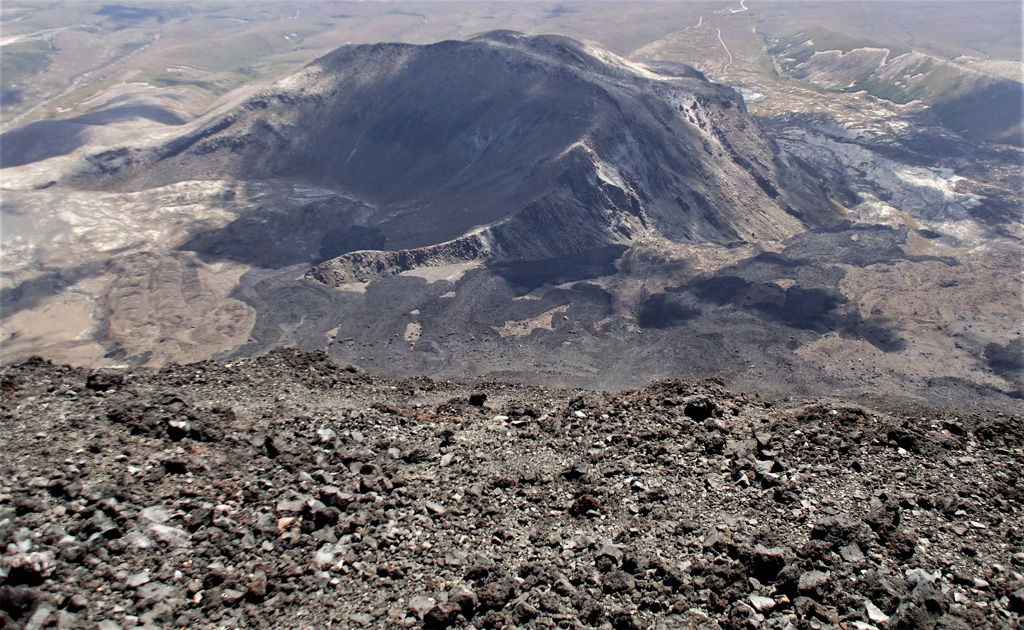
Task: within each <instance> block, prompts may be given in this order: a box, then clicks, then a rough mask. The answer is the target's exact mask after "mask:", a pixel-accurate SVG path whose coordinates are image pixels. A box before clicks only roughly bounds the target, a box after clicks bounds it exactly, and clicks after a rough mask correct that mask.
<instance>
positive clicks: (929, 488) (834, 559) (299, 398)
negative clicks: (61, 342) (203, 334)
mask: <svg viewBox="0 0 1024 630" xmlns="http://www.w3.org/2000/svg"><path fill="white" fill-rule="evenodd" d="M0 377H2V399H0V400H2V402H0V441H2V444H3V448H2V449H0V550H2V552H3V553H2V556H0V610H2V612H0V628H21V627H24V628H46V627H58V628H97V627H98V628H101V629H103V630H113V629H115V628H131V627H138V626H142V627H155V628H172V627H173V628H182V627H187V628H232V627H234V628H360V627H365V628H398V627H403V628H410V627H411V628H419V627H424V628H448V627H450V628H504V629H506V630H509V629H512V628H521V629H526V628H605V629H607V628H612V629H615V630H621V629H633V628H736V629H739V628H751V629H753V628H846V629H858V630H868V629H870V628H878V629H880V630H885V629H896V628H1007V627H1019V625H1020V622H1021V616H1022V613H1024V576H1022V574H1021V572H1022V571H1024V567H1022V565H1024V542H1022V540H1024V519H1022V515H1021V514H1022V513H1021V510H1022V490H1021V488H1020V481H1019V475H1020V470H1021V469H1022V468H1024V425H1022V419H1021V417H1019V416H1016V417H1015V416H1010V415H1003V414H1000V413H996V412H989V413H983V412H976V411H972V412H969V413H959V412H957V411H955V410H951V409H938V408H932V407H926V406H920V405H916V404H910V403H903V402H899V401H894V400H891V399H883V398H878V399H874V400H872V401H871V402H870V404H868V403H864V402H863V401H862V402H861V403H859V404H853V403H849V402H843V401H840V400H835V399H825V398H817V399H811V400H800V401H797V400H791V399H787V400H775V401H766V400H760V399H758V398H757V397H756V396H754V397H753V398H752V397H750V396H747V395H739V394H734V393H731V392H729V391H726V390H725V389H724V387H723V386H721V384H719V383H718V382H715V381H701V382H680V381H662V382H657V383H654V384H651V385H649V386H647V387H643V388H640V389H636V390H633V391H625V392H621V393H604V392H595V391H584V390H572V391H569V390H558V391H554V390H542V389H536V388H529V387H524V386H519V385H505V384H499V383H476V384H458V383H449V382H434V381H431V380H428V379H425V378H415V379H408V380H385V379H382V378H376V377H370V376H368V375H366V374H364V373H362V372H361V371H359V370H358V369H356V368H346V367H340V366H337V365H335V364H333V363H331V362H330V361H329V360H328V359H327V358H326V355H325V354H324V353H322V352H314V353H303V352H297V351H293V350H283V351H276V352H274V353H272V354H270V355H267V356H264V357H260V358H255V359H248V358H246V359H236V360H232V361H230V362H222V363H218V362H203V363H197V364H191V365H171V366H169V367H165V368H163V369H160V370H156V371H154V370H146V369H131V370H88V369H76V368H70V367H66V366H61V365H54V364H51V363H48V362H45V361H42V360H36V359H33V360H29V361H27V362H25V363H22V364H18V365H14V366H10V367H7V368H4V369H3V370H2V372H0Z"/></svg>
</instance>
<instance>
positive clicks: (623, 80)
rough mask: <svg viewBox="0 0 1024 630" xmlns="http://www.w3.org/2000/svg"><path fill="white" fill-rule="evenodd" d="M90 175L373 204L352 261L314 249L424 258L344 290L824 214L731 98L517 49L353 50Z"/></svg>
mask: <svg viewBox="0 0 1024 630" xmlns="http://www.w3.org/2000/svg"><path fill="white" fill-rule="evenodd" d="M90 162H91V168H90V169H89V170H87V171H86V172H83V173H81V174H79V175H78V176H77V177H76V178H75V182H76V183H77V184H78V185H84V186H89V187H103V188H116V189H133V190H134V189H141V188H150V187H154V186H160V185H166V184H169V183H172V182H176V181H184V180H193V179H232V180H254V179H256V180H283V181H288V182H292V183H294V182H300V183H303V184H306V185H312V186H315V187H318V188H322V189H328V190H332V191H336V192H341V193H344V194H345V195H347V196H349V197H351V198H355V199H358V200H360V201H361V202H362V204H361V205H360V209H359V211H358V212H355V211H352V210H351V209H350V208H348V207H341V206H339V210H338V212H339V214H340V215H342V216H345V217H346V218H345V219H344V220H343V221H342V222H341V225H340V226H339V229H340V230H341V232H342V234H341V236H342V238H341V239H340V241H341V242H342V246H340V247H338V246H337V243H334V244H333V245H332V246H330V247H322V248H321V249H322V250H324V251H329V252H330V253H332V254H335V255H339V254H346V253H348V251H345V250H347V249H353V250H355V249H376V250H389V251H392V252H393V251H398V250H410V249H418V250H420V254H413V255H405V256H395V255H394V254H388V255H377V256H367V255H365V254H361V255H359V256H357V257H351V256H350V257H348V258H343V259H342V260H340V261H337V262H335V263H332V264H331V265H329V266H328V269H327V270H320V271H321V272H320V273H318V274H315V275H316V276H317V277H320V278H321V279H324V278H328V277H333V278H334V280H335V281H344V280H346V279H356V278H358V277H361V276H360V274H362V276H365V275H366V274H367V273H370V274H372V273H376V272H375V271H373V270H375V269H381V270H386V269H392V268H396V269H399V270H401V268H402V267H403V265H402V263H401V261H402V260H420V261H421V263H422V262H424V261H426V264H429V261H430V260H431V259H432V256H433V254H434V249H431V248H435V249H436V248H437V247H438V246H440V251H444V252H452V251H457V252H463V254H461V256H462V257H463V259H474V258H476V259H479V258H487V259H499V260H516V259H539V258H546V257H551V256H554V255H560V254H564V253H566V252H574V251H585V250H588V249H592V248H595V247H601V246H607V245H610V244H617V243H623V242H629V241H631V240H633V239H635V238H638V237H644V236H650V235H660V236H664V237H667V238H669V239H671V240H674V241H684V242H685V241H713V242H733V241H739V240H753V239H761V238H780V237H786V236H791V235H793V234H795V233H798V232H800V231H802V230H803V227H804V226H803V222H802V221H801V220H800V219H801V218H810V219H814V218H816V215H815V213H816V212H820V211H819V210H817V209H818V208H822V207H828V204H825V203H822V200H821V197H820V196H818V195H817V194H816V193H815V192H814V191H813V190H812V191H811V192H810V193H807V192H806V190H807V188H806V186H803V185H801V186H800V189H801V190H802V191H804V192H803V193H802V194H801V195H799V196H797V195H789V194H787V193H786V192H785V191H786V190H787V189H795V188H796V187H797V182H798V180H799V179H800V175H799V172H798V171H796V170H794V169H792V168H790V167H788V166H787V165H786V163H784V162H783V161H782V160H781V159H779V158H778V157H777V155H776V150H775V147H774V146H773V144H772V143H771V141H770V140H768V138H767V137H766V136H764V135H763V134H762V133H761V132H760V130H759V129H758V127H757V126H756V124H755V123H754V122H753V120H752V119H751V118H750V117H749V116H748V115H747V113H746V109H745V106H744V104H743V101H742V99H741V98H740V96H739V95H738V93H736V92H735V91H733V90H731V89H729V88H725V87H722V86H718V85H714V84H711V83H709V82H708V81H707V80H706V79H704V77H703V76H702V75H700V73H698V72H697V71H695V70H693V69H692V68H689V67H687V66H682V65H680V66H678V67H676V68H674V69H671V70H666V69H664V68H659V69H658V71H657V72H654V71H651V70H649V69H646V68H644V67H641V66H637V65H634V64H631V63H629V62H627V61H625V60H623V59H621V58H618V57H616V56H615V55H612V54H611V53H608V52H606V51H603V50H600V49H598V48H595V47H592V46H589V45H585V44H582V43H580V42H577V41H574V40H571V39H568V38H565V37H559V36H538V37H526V36H523V35H520V34H517V33H512V32H505V31H501V32H492V33H488V34H485V35H481V36H479V37H476V38H474V39H471V40H469V41H445V42H440V43H438V44H433V45H429V46H411V45H401V44H377V45H371V46H349V47H344V48H341V49H338V50H336V51H335V52H333V53H331V54H329V55H327V56H325V57H323V58H321V59H319V60H317V61H316V62H314V63H312V64H311V65H310V66H308V67H307V68H306V69H305V70H304V71H302V72H300V73H298V74H296V75H294V76H292V77H290V78H288V79H285V80H283V81H281V82H279V83H278V84H277V85H276V86H274V87H273V88H272V89H269V90H266V91H263V92H261V93H259V94H256V95H255V96H252V97H250V98H249V99H247V100H245V101H244V102H243V103H241V104H240V105H238V106H237V107H234V108H230V109H227V110H226V111H222V112H220V113H219V114H217V115H212V116H210V117H208V118H206V119H204V120H203V121H202V122H201V123H200V124H199V125H198V126H196V127H194V128H192V129H191V130H190V131H188V132H186V133H184V134H183V135H180V136H178V137H175V138H174V139H172V140H170V141H164V142H162V143H160V144H158V145H155V146H150V147H144V148H139V147H136V148H121V149H118V150H114V151H108V152H104V153H102V154H99V155H96V156H94V157H93V158H92V159H91V161H90ZM345 213H348V214H347V215H346V214H345ZM353 228H355V229H357V230H363V231H364V233H365V230H367V229H368V230H372V231H373V233H374V234H375V235H376V236H375V238H374V239H371V245H373V246H372V247H366V245H367V243H366V241H365V239H348V240H350V241H354V242H353V243H352V244H351V246H350V248H349V247H345V246H344V242H345V241H346V239H345V238H344V236H345V233H344V232H345V230H346V229H353ZM319 236H320V237H322V235H319ZM335 236H338V233H337V232H336V233H335ZM457 239H462V240H460V241H456V240H457ZM202 240H203V242H204V243H205V244H206V246H209V247H213V246H214V245H215V241H216V240H217V239H215V238H213V239H211V238H205V239H202ZM336 240H338V239H336ZM381 241H382V243H381ZM452 241H456V242H455V243H451V242H452ZM423 248H427V249H425V250H424V249H423ZM466 257H468V258H466ZM445 260H446V261H447V260H448V259H445ZM360 261H363V262H360ZM396 261H397V262H396ZM395 265H398V267H395ZM360 270H361V271H360ZM328 271H329V273H328Z"/></svg>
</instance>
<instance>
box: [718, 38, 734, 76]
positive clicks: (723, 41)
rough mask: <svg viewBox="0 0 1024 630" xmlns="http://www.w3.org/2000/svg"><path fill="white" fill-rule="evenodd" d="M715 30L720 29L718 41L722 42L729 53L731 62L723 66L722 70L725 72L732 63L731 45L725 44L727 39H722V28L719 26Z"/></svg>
mask: <svg viewBox="0 0 1024 630" xmlns="http://www.w3.org/2000/svg"><path fill="white" fill-rule="evenodd" d="M715 30H717V31H718V41H720V42H722V48H724V49H725V54H727V55H729V63H727V64H725V67H724V68H722V72H725V71H726V70H728V69H729V66H731V65H732V53H731V52H729V47H728V46H726V45H725V40H723V39H722V29H720V28H719V29H715Z"/></svg>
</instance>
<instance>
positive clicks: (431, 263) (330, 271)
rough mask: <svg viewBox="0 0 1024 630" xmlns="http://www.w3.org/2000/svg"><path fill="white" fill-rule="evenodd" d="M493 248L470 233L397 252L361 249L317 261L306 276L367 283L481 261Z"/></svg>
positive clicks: (334, 283) (480, 236) (333, 281)
mask: <svg viewBox="0 0 1024 630" xmlns="http://www.w3.org/2000/svg"><path fill="white" fill-rule="evenodd" d="M492 254H493V250H492V248H491V246H490V243H489V242H488V239H487V238H486V236H484V235H483V234H469V235H466V236H463V237H462V238H458V239H456V240H454V241H451V242H448V243H441V244H439V245H433V246H431V247H420V248H417V249H406V250H402V251H397V252H387V251H379V250H362V251H356V252H351V253H348V254H344V255H342V256H339V257H337V258H334V259H332V260H329V261H327V262H324V263H320V264H319V265H316V266H315V267H313V268H311V269H310V270H309V271H307V272H306V275H305V277H306V278H309V279H311V280H316V281H317V282H322V283H323V284H326V285H328V286H333V287H337V286H341V285H343V284H351V283H355V282H370V281H372V280H376V279H379V278H383V277H385V276H393V275H396V274H399V273H402V272H403V271H409V270H411V269H417V268H419V267H436V266H440V265H452V264H458V263H464V262H469V261H480V262H484V261H487V260H489V259H490V258H491V257H492Z"/></svg>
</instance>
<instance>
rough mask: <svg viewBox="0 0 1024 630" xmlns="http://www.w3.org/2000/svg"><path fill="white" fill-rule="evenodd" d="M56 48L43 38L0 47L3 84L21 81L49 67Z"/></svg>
mask: <svg viewBox="0 0 1024 630" xmlns="http://www.w3.org/2000/svg"><path fill="white" fill-rule="evenodd" d="M56 56H57V49H56V48H54V47H53V45H52V44H51V43H50V42H48V41H45V40H41V39H36V40H31V41H24V42H17V43H14V44H9V45H7V46H3V47H0V66H2V67H3V83H4V85H5V86H7V85H11V84H14V83H21V82H22V81H25V80H26V79H28V78H29V77H33V76H35V75H37V74H39V73H40V72H43V71H44V70H46V69H47V68H48V67H50V62H52V61H53V58H54V57H56Z"/></svg>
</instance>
